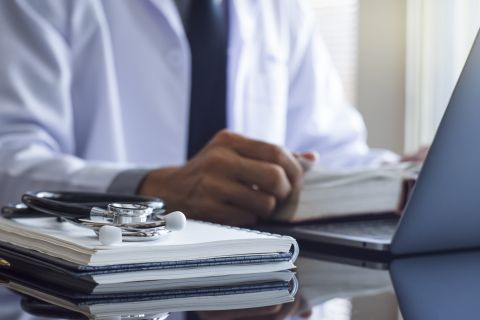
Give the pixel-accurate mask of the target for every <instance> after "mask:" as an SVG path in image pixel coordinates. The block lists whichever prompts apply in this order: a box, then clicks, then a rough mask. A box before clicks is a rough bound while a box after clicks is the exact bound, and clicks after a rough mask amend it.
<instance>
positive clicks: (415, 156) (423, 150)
mask: <svg viewBox="0 0 480 320" xmlns="http://www.w3.org/2000/svg"><path fill="white" fill-rule="evenodd" d="M429 149H430V147H429V146H423V147H420V148H419V149H418V151H417V152H415V153H412V154H407V155H404V156H403V157H402V159H401V161H402V162H422V161H424V160H425V158H426V157H427V154H428V150H429Z"/></svg>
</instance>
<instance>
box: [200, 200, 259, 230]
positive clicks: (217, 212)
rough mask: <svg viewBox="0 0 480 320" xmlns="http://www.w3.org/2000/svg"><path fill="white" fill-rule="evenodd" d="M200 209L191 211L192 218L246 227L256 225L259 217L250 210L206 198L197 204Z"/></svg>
mask: <svg viewBox="0 0 480 320" xmlns="http://www.w3.org/2000/svg"><path fill="white" fill-rule="evenodd" d="M196 207H197V208H198V209H197V210H198V211H193V210H192V211H191V218H193V219H202V220H205V218H207V219H206V220H208V221H211V222H215V223H220V224H227V225H232V226H238V227H244V226H252V225H255V224H256V223H257V221H258V217H257V216H256V215H254V214H252V213H251V212H250V211H248V210H244V209H241V208H238V207H236V206H233V205H230V204H227V203H221V202H217V201H215V200H213V199H205V201H203V202H201V203H199V204H198V205H197V206H196Z"/></svg>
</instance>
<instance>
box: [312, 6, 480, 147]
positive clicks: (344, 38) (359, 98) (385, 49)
mask: <svg viewBox="0 0 480 320" xmlns="http://www.w3.org/2000/svg"><path fill="white" fill-rule="evenodd" d="M308 1H309V3H310V5H311V7H312V10H313V12H314V14H315V15H316V18H317V22H318V28H319V35H320V36H321V37H322V38H323V39H324V40H325V42H326V44H327V47H328V48H329V50H330V53H331V55H332V58H333V60H334V63H335V64H336V66H337V68H338V70H339V73H340V76H341V78H342V80H343V83H344V87H345V90H346V93H347V96H348V98H349V99H350V102H351V103H352V104H353V105H354V106H356V107H357V108H358V109H359V111H360V112H361V113H362V114H363V116H364V118H365V122H366V124H367V127H368V131H369V136H368V141H369V143H370V145H371V146H373V147H383V148H389V149H392V150H394V151H396V152H398V153H403V152H408V151H413V150H415V149H417V148H418V147H419V146H420V145H423V144H428V143H430V141H431V139H432V137H433V135H434V132H435V130H436V128H437V126H438V123H439V120H440V119H441V116H442V115H443V112H444V109H445V107H446V105H447V103H448V99H449V97H450V94H451V92H452V90H453V87H454V85H455V83H456V81H457V79H458V75H459V73H460V71H461V68H462V67H463V64H464V62H465V59H466V56H467V54H468V51H469V49H470V47H471V45H472V42H473V38H474V36H475V34H476V32H477V30H478V28H479V26H480V1H479V0H308Z"/></svg>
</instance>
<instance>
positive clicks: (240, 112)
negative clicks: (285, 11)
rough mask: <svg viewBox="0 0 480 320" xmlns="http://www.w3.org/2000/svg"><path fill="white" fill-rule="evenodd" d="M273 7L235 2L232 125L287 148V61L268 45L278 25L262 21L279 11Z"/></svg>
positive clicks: (241, 0) (231, 58) (252, 1)
mask: <svg viewBox="0 0 480 320" xmlns="http://www.w3.org/2000/svg"><path fill="white" fill-rule="evenodd" d="M271 5H272V3H271V2H262V1H255V0H237V1H232V2H231V15H230V17H231V23H230V27H231V30H230V34H231V38H230V41H231V42H230V49H231V50H230V55H229V61H230V65H229V74H230V77H229V81H230V83H229V96H230V98H229V102H230V103H229V119H228V120H229V121H228V124H229V127H230V128H231V129H232V130H234V131H236V132H239V133H242V134H245V135H247V136H249V137H251V138H255V139H260V140H264V141H268V142H271V143H275V144H284V139H285V125H286V123H285V121H286V119H285V117H286V109H285V103H286V99H284V97H285V95H286V92H287V88H286V86H285V84H286V81H287V78H288V76H287V73H286V68H285V66H284V65H282V64H283V63H284V61H283V63H279V61H278V60H279V59H277V56H278V55H282V54H283V53H282V52H276V51H278V50H275V49H277V48H276V47H278V46H279V45H275V46H273V45H271V42H272V41H270V40H268V41H267V38H268V37H269V36H273V34H272V35H270V34H265V33H266V32H269V31H272V30H275V28H276V27H277V24H276V23H275V21H274V20H273V19H272V18H270V19H267V20H268V21H263V20H264V19H263V18H262V17H261V15H267V17H268V11H269V10H274V9H275V8H271ZM260 21H263V24H260ZM276 39H278V37H276ZM269 41H270V42H269ZM272 48H275V49H273V50H272ZM271 51H273V53H272V52H271ZM280 51H281V50H280ZM280 60H281V59H280Z"/></svg>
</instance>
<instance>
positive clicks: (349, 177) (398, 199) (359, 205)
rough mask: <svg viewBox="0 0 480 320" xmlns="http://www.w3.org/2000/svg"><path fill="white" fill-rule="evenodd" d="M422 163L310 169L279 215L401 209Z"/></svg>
mask: <svg viewBox="0 0 480 320" xmlns="http://www.w3.org/2000/svg"><path fill="white" fill-rule="evenodd" d="M419 171H420V164H415V163H401V164H395V165H388V166H384V167H380V168H376V169H355V170H341V171H331V170H326V169H322V168H314V169H312V170H311V171H309V172H307V174H306V176H305V182H304V186H303V189H302V190H301V191H300V192H298V193H297V194H294V195H292V197H291V198H290V199H289V200H288V201H287V203H285V204H284V205H283V206H282V207H281V208H279V210H278V212H277V214H276V215H275V218H276V219H277V220H280V221H290V222H301V221H307V220H317V219H322V218H335V217H344V216H351V215H358V214H375V213H399V212H401V211H402V210H403V207H404V206H405V203H406V200H407V198H408V195H409V193H410V191H411V189H412V187H413V184H414V183H415V180H416V178H417V175H418V172H419Z"/></svg>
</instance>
